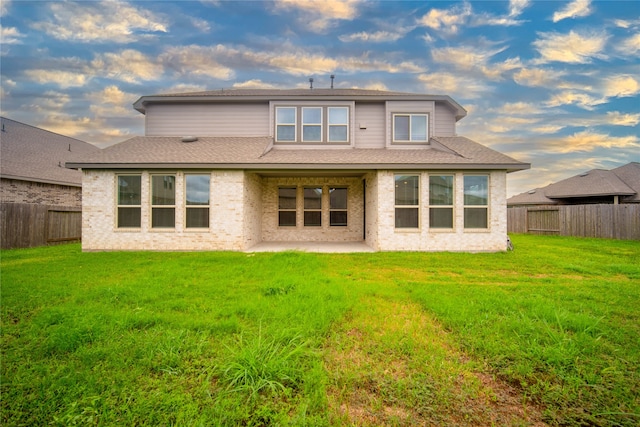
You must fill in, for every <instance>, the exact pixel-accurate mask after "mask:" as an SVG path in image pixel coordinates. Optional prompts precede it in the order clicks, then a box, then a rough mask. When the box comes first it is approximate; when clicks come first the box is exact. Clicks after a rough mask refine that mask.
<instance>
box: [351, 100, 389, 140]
mask: <svg viewBox="0 0 640 427" xmlns="http://www.w3.org/2000/svg"><path fill="white" fill-rule="evenodd" d="M354 123H355V135H356V141H355V147H356V148H384V141H385V137H384V135H385V119H384V104H383V103H377V104H374V103H362V102H359V103H357V104H356V113H355V118H354ZM361 127H366V129H361Z"/></svg>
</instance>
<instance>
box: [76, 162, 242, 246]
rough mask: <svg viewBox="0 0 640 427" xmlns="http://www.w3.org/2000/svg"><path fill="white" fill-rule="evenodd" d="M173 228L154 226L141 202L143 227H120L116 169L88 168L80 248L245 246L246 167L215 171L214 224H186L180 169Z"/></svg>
mask: <svg viewBox="0 0 640 427" xmlns="http://www.w3.org/2000/svg"><path fill="white" fill-rule="evenodd" d="M175 174H176V195H177V196H176V205H175V208H176V226H175V229H170V230H161V229H156V230H154V229H151V226H150V209H149V208H148V206H147V205H145V204H143V207H142V209H141V211H142V218H141V227H140V228H139V229H134V230H128V229H118V228H117V227H116V212H117V209H116V205H115V200H116V174H115V173H114V172H113V171H93V170H92V171H84V180H83V199H84V206H83V212H82V223H83V224H82V225H83V235H82V248H83V250H85V251H92V250H160V251H162V250H242V249H244V236H243V231H244V225H243V220H244V218H245V215H244V206H243V202H244V198H245V191H244V184H245V180H244V172H242V171H214V172H212V173H211V205H210V206H211V208H210V228H209V229H207V230H197V229H185V228H184V225H183V224H184V209H185V201H184V197H182V196H179V195H182V194H183V191H184V174H183V173H182V172H181V171H177V172H176V173H175ZM149 176H150V175H149V173H148V172H146V171H145V172H143V173H142V180H141V182H142V200H149V199H150V194H149V191H150V185H149Z"/></svg>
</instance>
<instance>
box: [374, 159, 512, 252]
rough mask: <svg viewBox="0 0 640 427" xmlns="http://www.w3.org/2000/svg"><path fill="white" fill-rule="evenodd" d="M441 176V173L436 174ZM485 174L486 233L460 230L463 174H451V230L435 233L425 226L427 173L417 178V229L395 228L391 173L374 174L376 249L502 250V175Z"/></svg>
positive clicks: (504, 220)
mask: <svg viewBox="0 0 640 427" xmlns="http://www.w3.org/2000/svg"><path fill="white" fill-rule="evenodd" d="M438 173H441V172H438ZM479 173H480V172H479ZM487 174H488V175H489V198H490V203H489V213H488V215H489V218H488V222H489V226H488V228H487V229H486V230H465V228H464V209H463V203H464V182H463V177H464V175H465V173H462V172H456V173H454V176H455V178H454V180H455V202H454V227H453V229H452V230H441V229H438V230H435V229H430V228H429V227H428V224H429V208H428V201H429V173H428V172H427V171H423V172H421V173H419V175H420V208H419V209H420V211H419V215H420V218H419V223H420V227H419V229H417V230H413V229H398V230H397V229H395V208H394V194H395V181H394V175H395V173H394V171H380V172H379V173H378V188H377V190H378V201H379V204H378V206H379V207H378V209H379V210H378V214H377V218H378V223H377V225H376V228H377V234H378V238H377V246H374V247H375V248H376V249H378V250H382V251H407V250H408V251H470V252H483V251H488V252H495V251H504V250H506V241H507V210H506V209H507V203H506V173H505V172H491V173H487Z"/></svg>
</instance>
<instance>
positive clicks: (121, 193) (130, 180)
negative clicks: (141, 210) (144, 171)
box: [118, 176, 142, 205]
mask: <svg viewBox="0 0 640 427" xmlns="http://www.w3.org/2000/svg"><path fill="white" fill-rule="evenodd" d="M141 186H142V177H140V176H119V177H118V204H119V205H140V200H141V197H140V194H141V193H142V190H141Z"/></svg>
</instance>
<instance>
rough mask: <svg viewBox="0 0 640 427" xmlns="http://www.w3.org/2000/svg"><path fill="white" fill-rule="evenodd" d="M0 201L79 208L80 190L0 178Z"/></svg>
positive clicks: (78, 188) (80, 202) (80, 200)
mask: <svg viewBox="0 0 640 427" xmlns="http://www.w3.org/2000/svg"><path fill="white" fill-rule="evenodd" d="M0 201H2V203H31V204H40V205H53V206H67V207H74V208H80V207H81V206H82V190H81V189H80V187H74V186H67V185H57V184H46V183H41V182H33V181H22V180H17V179H6V178H2V181H1V183H0Z"/></svg>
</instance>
